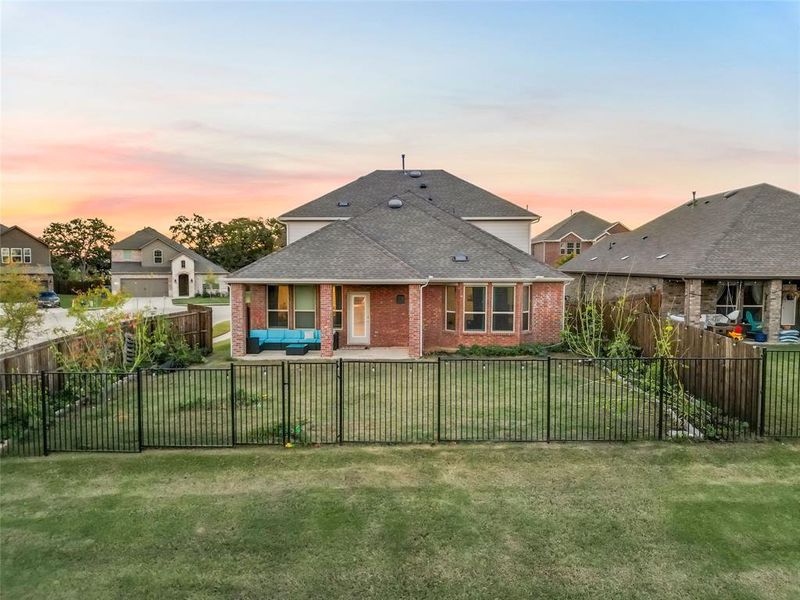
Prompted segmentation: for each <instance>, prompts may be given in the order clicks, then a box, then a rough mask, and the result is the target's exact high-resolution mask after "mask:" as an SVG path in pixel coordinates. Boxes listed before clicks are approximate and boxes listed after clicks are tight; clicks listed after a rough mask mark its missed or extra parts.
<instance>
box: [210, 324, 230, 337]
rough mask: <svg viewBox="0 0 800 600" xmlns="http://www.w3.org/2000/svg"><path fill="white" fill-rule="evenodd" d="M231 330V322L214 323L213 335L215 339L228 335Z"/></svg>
mask: <svg viewBox="0 0 800 600" xmlns="http://www.w3.org/2000/svg"><path fill="white" fill-rule="evenodd" d="M230 330H231V322H230V321H220V322H219V323H214V326H213V327H212V329H211V332H212V333H211V335H212V336H213V337H219V336H221V335H222V334H224V333H228V332H229V331H230Z"/></svg>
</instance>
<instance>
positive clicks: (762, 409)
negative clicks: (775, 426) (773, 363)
mask: <svg viewBox="0 0 800 600" xmlns="http://www.w3.org/2000/svg"><path fill="white" fill-rule="evenodd" d="M759 397H760V400H761V404H760V406H759V407H758V435H759V436H761V437H764V434H765V433H766V431H767V427H766V423H765V420H766V415H767V349H766V348H762V349H761V393H760V394H759Z"/></svg>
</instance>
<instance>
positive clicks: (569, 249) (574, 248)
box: [561, 242, 581, 254]
mask: <svg viewBox="0 0 800 600" xmlns="http://www.w3.org/2000/svg"><path fill="white" fill-rule="evenodd" d="M573 253H574V254H580V253H581V243H580V242H561V254H573Z"/></svg>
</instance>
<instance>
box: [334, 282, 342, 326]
mask: <svg viewBox="0 0 800 600" xmlns="http://www.w3.org/2000/svg"><path fill="white" fill-rule="evenodd" d="M342 306H343V304H342V286H340V285H335V286H333V328H334V329H341V328H342Z"/></svg>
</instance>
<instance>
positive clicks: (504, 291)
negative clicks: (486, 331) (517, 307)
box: [492, 285, 514, 332]
mask: <svg viewBox="0 0 800 600" xmlns="http://www.w3.org/2000/svg"><path fill="white" fill-rule="evenodd" d="M492 331H498V332H507V331H514V286H513V285H493V286H492Z"/></svg>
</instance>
